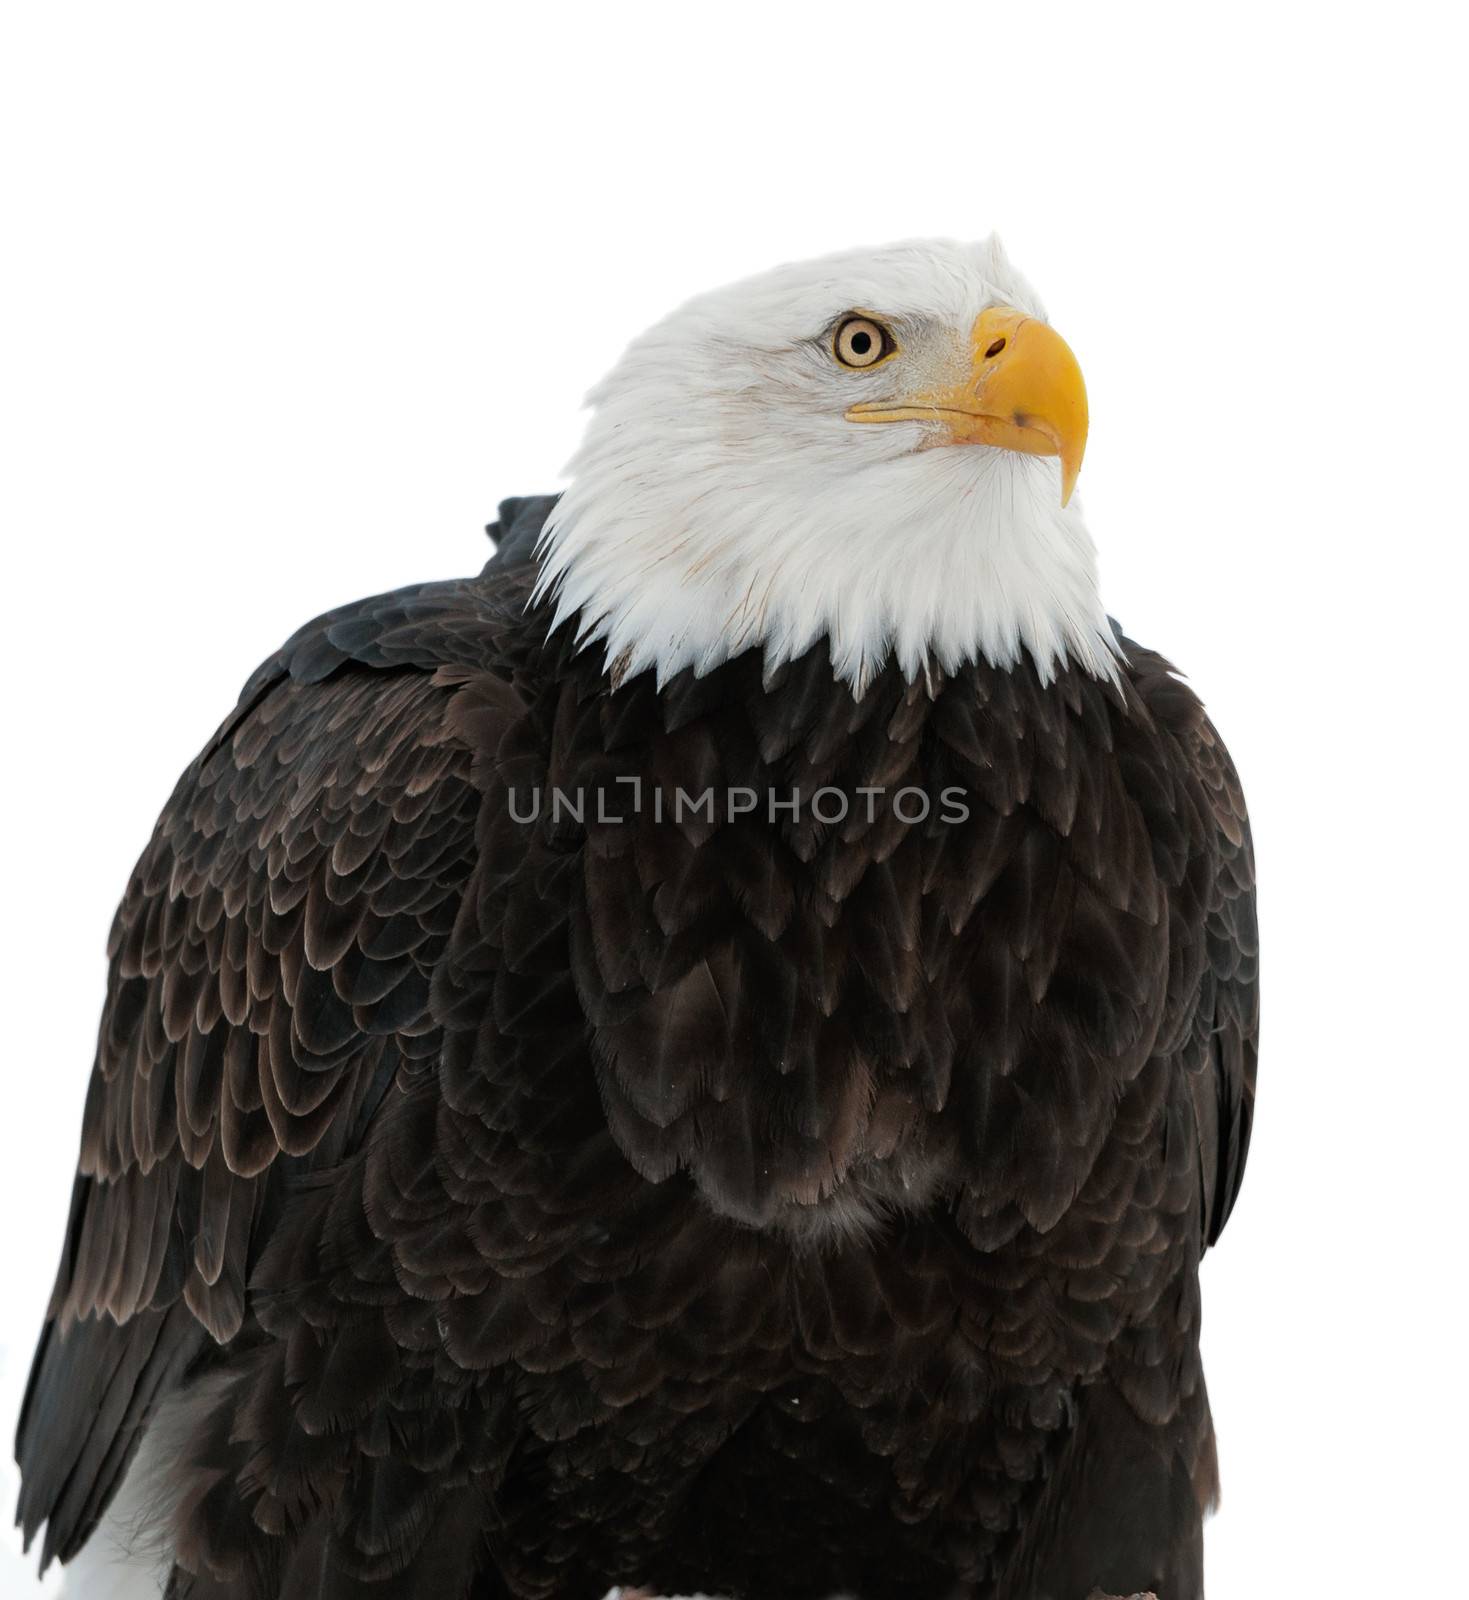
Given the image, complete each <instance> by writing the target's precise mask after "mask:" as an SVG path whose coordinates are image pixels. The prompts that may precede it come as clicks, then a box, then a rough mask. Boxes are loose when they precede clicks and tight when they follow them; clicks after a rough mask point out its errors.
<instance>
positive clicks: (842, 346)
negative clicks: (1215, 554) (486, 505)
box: [538, 237, 1115, 693]
mask: <svg viewBox="0 0 1469 1600" xmlns="http://www.w3.org/2000/svg"><path fill="white" fill-rule="evenodd" d="M589 403H590V405H591V406H592V407H593V408H594V409H593V414H592V418H591V422H590V424H589V426H588V429H587V433H586V437H585V439H584V441H583V443H582V446H581V448H580V450H579V451H578V453H577V455H576V456H575V458H574V459H573V461H572V463H571V466H570V469H569V470H570V474H571V483H570V487H569V488H568V489H567V490H566V492H565V494H564V495H563V496H562V498H561V500H560V501H559V503H558V505H557V507H556V509H555V511H554V512H553V514H552V517H551V519H550V520H549V522H548V524H547V528H546V532H545V535H544V539H543V545H542V552H541V553H542V569H541V576H540V585H539V589H538V593H539V594H542V595H546V594H554V596H555V607H556V609H555V613H554V614H555V618H556V622H557V623H558V624H560V623H562V622H566V621H568V620H570V619H573V618H574V619H575V620H574V623H573V624H572V625H573V626H575V627H576V629H577V630H578V637H579V638H580V640H581V641H582V643H584V644H588V645H590V644H597V645H600V646H601V647H602V648H603V649H604V650H605V657H606V661H607V663H608V667H609V670H611V671H612V672H613V673H614V674H615V676H616V678H617V679H618V681H620V680H621V679H622V678H624V677H626V676H629V675H631V674H633V673H637V672H641V671H643V670H646V669H652V670H653V671H655V672H656V673H657V675H658V681H659V682H660V683H661V682H663V681H665V680H666V679H668V678H669V677H671V676H672V675H673V674H674V673H677V672H680V671H683V670H684V669H692V671H694V672H695V673H704V672H707V671H709V670H710V669H711V668H713V667H715V666H717V665H718V664H719V663H720V662H722V661H724V660H726V659H727V658H728V657H730V656H733V655H736V654H739V653H740V652H742V651H744V650H747V649H751V648H756V647H758V648H761V649H763V650H764V652H765V656H766V661H767V665H768V666H769V667H772V668H773V667H774V666H777V665H778V664H779V663H780V662H782V661H785V660H788V659H791V658H793V657H796V656H799V655H802V654H804V653H805V652H806V651H807V650H809V649H810V648H811V647H812V646H813V645H816V644H817V643H818V642H820V641H825V642H826V644H827V647H828V648H829V651H830V655H831V662H832V668H833V671H834V672H835V674H836V675H837V676H838V677H839V678H841V679H843V680H845V681H846V682H847V683H849V684H850V685H851V686H852V688H853V689H854V690H855V691H857V692H859V693H860V692H861V690H862V688H863V687H864V685H865V684H866V683H867V682H868V681H869V680H870V678H871V677H872V675H873V674H874V673H875V672H877V671H878V670H880V669H881V668H882V667H883V666H884V665H886V664H887V663H888V662H890V661H895V662H896V663H897V665H898V666H899V667H900V668H901V670H902V671H903V672H904V673H905V674H906V675H907V676H909V677H912V678H916V677H918V676H919V675H921V674H923V673H925V672H926V671H931V669H932V667H933V665H935V664H936V665H938V666H939V667H941V668H943V669H944V670H945V671H950V672H952V671H953V670H954V669H955V668H956V667H958V666H959V665H960V664H962V663H963V662H964V661H966V660H974V659H984V660H986V661H988V662H990V663H992V664H994V665H997V666H1001V667H1010V666H1014V665H1016V664H1017V663H1019V662H1021V661H1022V659H1024V658H1025V657H1026V656H1027V655H1028V657H1029V659H1030V662H1031V664H1032V665H1033V667H1034V669H1035V670H1036V671H1037V672H1038V673H1039V674H1040V676H1041V678H1042V679H1043V680H1048V679H1049V678H1050V677H1051V676H1052V675H1053V674H1054V673H1055V672H1056V670H1058V668H1059V667H1060V666H1061V665H1063V664H1066V663H1070V664H1072V665H1074V666H1077V667H1079V668H1081V669H1082V670H1084V671H1087V672H1089V673H1092V674H1094V675H1099V676H1104V675H1110V674H1112V673H1113V672H1114V670H1115V666H1114V659H1115V658H1114V651H1113V640H1112V633H1111V630H1110V628H1109V626H1108V623H1107V619H1106V614H1105V611H1104V609H1103V607H1102V604H1101V601H1100V598H1099V595H1098V590H1097V578H1096V558H1095V552H1094V549H1093V546H1092V542H1091V539H1090V537H1089V535H1088V533H1087V531H1086V526H1085V524H1084V522H1083V520H1082V516H1081V511H1080V507H1079V505H1078V503H1077V501H1076V500H1075V498H1074V497H1073V494H1072V490H1073V487H1074V485H1075V482H1076V476H1077V473H1078V471H1079V470H1080V467H1081V458H1082V452H1083V450H1084V449H1085V445H1086V433H1087V399H1086V388H1085V385H1084V384H1083V382H1082V376H1081V369H1080V367H1079V366H1078V365H1077V362H1076V358H1075V357H1074V356H1073V355H1072V353H1071V350H1070V348H1069V347H1068V346H1067V344H1066V343H1065V341H1064V340H1063V339H1062V338H1061V337H1060V335H1059V334H1057V333H1056V332H1054V331H1053V330H1052V328H1051V327H1050V326H1049V324H1048V322H1047V320H1046V316H1045V313H1044V311H1043V309H1042V307H1041V304H1040V301H1039V300H1038V298H1037V297H1036V294H1035V291H1034V290H1033V289H1032V288H1031V287H1030V285H1029V284H1028V283H1027V282H1026V280H1025V279H1024V278H1023V277H1022V276H1021V275H1020V274H1019V273H1018V272H1017V271H1016V270H1015V269H1014V267H1012V266H1011V264H1010V262H1009V260H1008V259H1007V258H1006V256H1005V254H1004V252H1003V250H1002V249H1001V247H1000V244H999V241H998V240H997V239H995V238H993V237H991V238H990V239H988V240H986V241H984V242H983V243H979V244H961V243H955V242H952V241H947V240H937V241H915V242H910V243H906V244H895V245H889V246H886V247H884V248H881V249H874V250H858V251H850V252H847V253H844V254H840V255H834V256H828V257H824V258H822V259H820V260H816V261H809V262H802V263H798V264H794V265H787V266H783V267H777V268H776V269H774V270H773V271H771V272H767V273H764V274H762V275H760V276H758V277H755V278H751V279H748V280H746V281H743V282H740V283H736V284H733V285H731V286H729V287H727V288H723V289H718V290H715V291H714V292H712V293H709V294H705V295H702V296H700V297H698V298H697V299H695V300H692V301H690V302H689V303H688V304H687V305H684V306H683V307H681V308H680V309H679V310H677V311H675V312H673V313H672V315H670V316H669V317H667V318H665V319H664V320H663V321H662V322H660V323H658V324H657V325H656V326H655V327H654V328H652V329H650V330H649V331H648V332H647V333H645V334H644V335H643V336H642V337H641V338H639V339H638V340H636V341H635V342H634V343H633V344H632V345H631V347H630V348H629V349H628V350H627V352H626V353H625V354H624V355H623V357H622V359H621V360H620V361H619V362H618V364H617V366H616V367H615V368H614V369H613V370H612V372H611V373H610V374H609V375H608V376H607V377H606V378H605V379H604V380H603V381H602V383H601V384H599V385H598V386H597V388H596V389H595V390H593V392H592V394H591V396H590V398H589Z"/></svg>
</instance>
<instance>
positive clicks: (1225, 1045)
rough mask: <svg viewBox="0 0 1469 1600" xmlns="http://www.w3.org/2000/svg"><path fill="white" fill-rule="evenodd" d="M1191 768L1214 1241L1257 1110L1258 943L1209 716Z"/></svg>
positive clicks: (1240, 813)
mask: <svg viewBox="0 0 1469 1600" xmlns="http://www.w3.org/2000/svg"><path fill="white" fill-rule="evenodd" d="M1192 745H1193V763H1194V772H1195V775H1196V777H1197V779H1198V782H1199V784H1200V787H1201V789H1202V792H1203V794H1204V796H1205V798H1206V810H1205V818H1204V821H1205V827H1206V834H1207V836H1208V838H1209V839H1210V842H1211V844H1212V848H1213V851H1214V853H1215V863H1216V864H1215V871H1214V874H1213V887H1212V893H1211V895H1210V898H1209V903H1208V906H1207V908H1206V911H1205V916H1204V940H1205V946H1206V950H1205V968H1204V981H1203V987H1202V990H1201V994H1200V1004H1199V1009H1198V1014H1197V1018H1196V1047H1197V1054H1198V1056H1199V1057H1201V1058H1202V1060H1203V1062H1204V1063H1205V1066H1206V1070H1204V1071H1202V1072H1199V1073H1196V1074H1195V1076H1194V1080H1193V1082H1194V1085H1195V1088H1194V1099H1195V1105H1196V1110H1197V1113H1198V1124H1199V1137H1200V1154H1201V1159H1202V1173H1203V1207H1204V1238H1205V1242H1206V1243H1208V1244H1215V1243H1217V1241H1218V1239H1219V1235H1220V1234H1221V1233H1222V1232H1223V1230H1224V1224H1225V1223H1226V1222H1228V1220H1229V1214H1230V1212H1231V1211H1232V1210H1233V1209H1234V1203H1235V1200H1236V1199H1237V1198H1238V1197H1239V1190H1240V1183H1241V1182H1242V1180H1243V1178H1244V1172H1245V1157H1246V1155H1247V1154H1248V1152H1249V1147H1250V1128H1251V1125H1252V1124H1253V1122H1254V1116H1255V1064H1256V1057H1257V1053H1258V1047H1259V1034H1260V986H1259V965H1260V962H1259V956H1260V946H1259V937H1258V932H1257V925H1256V918H1255V852H1254V846H1253V843H1252V840H1251V837H1250V820H1249V816H1248V813H1247V812H1246V810H1245V800H1244V793H1243V791H1242V790H1241V788H1240V782H1239V775H1238V774H1237V773H1236V772H1235V770H1234V763H1233V762H1232V761H1231V760H1230V758H1229V752H1228V751H1227V750H1226V749H1225V748H1224V743H1223V741H1222V740H1221V739H1220V737H1219V735H1218V734H1217V733H1216V732H1215V731H1214V727H1213V724H1212V723H1210V721H1209V720H1208V718H1207V717H1204V718H1202V719H1201V721H1200V725H1199V726H1198V728H1197V730H1196V732H1195V736H1194V739H1193V741H1192Z"/></svg>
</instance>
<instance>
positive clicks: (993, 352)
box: [984, 339, 1005, 361]
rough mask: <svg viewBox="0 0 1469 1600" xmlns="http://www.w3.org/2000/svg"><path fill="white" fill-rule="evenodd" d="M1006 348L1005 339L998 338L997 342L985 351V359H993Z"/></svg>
mask: <svg viewBox="0 0 1469 1600" xmlns="http://www.w3.org/2000/svg"><path fill="white" fill-rule="evenodd" d="M1004 348H1005V341H1004V340H1003V339H996V340H995V342H994V343H993V344H992V345H991V346H990V347H989V349H988V350H986V351H985V353H984V358H985V360H986V361H993V360H994V358H995V357H996V356H997V355H999V353H1000V351H1002V350H1003V349H1004Z"/></svg>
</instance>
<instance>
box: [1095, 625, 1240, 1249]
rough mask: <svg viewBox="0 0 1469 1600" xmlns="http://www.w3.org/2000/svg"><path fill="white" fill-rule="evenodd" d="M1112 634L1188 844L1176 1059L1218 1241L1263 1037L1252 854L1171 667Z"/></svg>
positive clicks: (1235, 789) (1215, 757) (1226, 778)
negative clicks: (1165, 762)
mask: <svg viewBox="0 0 1469 1600" xmlns="http://www.w3.org/2000/svg"><path fill="white" fill-rule="evenodd" d="M1113 626H1114V629H1117V633H1118V641H1119V644H1120V645H1121V647H1122V650H1123V652H1124V654H1125V656H1126V659H1127V660H1128V662H1129V664H1130V666H1131V669H1132V672H1133V675H1134V677H1133V682H1134V686H1135V687H1136V689H1137V691H1138V694H1139V695H1140V697H1141V699H1142V702H1143V704H1144V705H1145V706H1146V708H1147V711H1148V714H1149V715H1150V716H1151V717H1152V719H1153V722H1154V725H1155V727H1156V729H1157V731H1158V734H1159V736H1160V737H1161V738H1163V739H1165V740H1168V741H1170V742H1171V745H1172V748H1173V752H1174V755H1173V763H1172V764H1173V766H1174V770H1175V772H1176V774H1177V778H1176V782H1175V785H1174V789H1173V801H1172V804H1173V806H1174V808H1175V812H1176V819H1175V820H1176V821H1177V822H1178V823H1179V824H1180V827H1179V830H1178V831H1179V834H1180V835H1181V837H1182V838H1183V839H1185V840H1186V841H1187V844H1186V845H1185V847H1184V849H1183V851H1182V855H1181V858H1180V870H1179V872H1178V874H1177V881H1176V883H1175V887H1174V902H1173V915H1174V916H1175V917H1176V918H1177V919H1178V922H1179V928H1180V934H1179V937H1180V939H1181V940H1182V941H1183V944H1184V946H1185V947H1186V955H1185V957H1184V958H1183V959H1181V960H1180V963H1179V966H1180V971H1181V972H1184V973H1187V974H1188V977H1187V980H1186V981H1187V983H1188V984H1189V986H1190V993H1191V994H1192V996H1193V999H1192V1003H1191V1005H1190V1007H1189V1012H1188V1031H1187V1036H1186V1037H1185V1038H1184V1039H1183V1040H1182V1044H1181V1050H1180V1057H1181V1060H1182V1062H1183V1065H1184V1066H1185V1068H1186V1069H1187V1072H1188V1079H1189V1086H1190V1089H1191V1091H1192V1099H1193V1110H1194V1124H1195V1129H1196V1134H1197V1140H1198V1155H1199V1179H1200V1184H1199V1188H1200V1206H1201V1209H1202V1223H1203V1242H1204V1244H1205V1245H1206V1246H1207V1245H1212V1244H1215V1243H1217V1242H1218V1239H1219V1235H1220V1234H1221V1233H1222V1232H1223V1230H1224V1224H1225V1223H1226V1222H1227V1221H1228V1220H1229V1214H1230V1212H1231V1211H1232V1210H1233V1209H1234V1203H1235V1200H1236V1199H1237V1198H1238V1196H1239V1190H1240V1184H1241V1182H1242V1181H1243V1178H1244V1171H1245V1157H1246V1155H1247V1154H1248V1151H1249V1146H1250V1128H1251V1125H1252V1123H1253V1121H1254V1114H1255V1063H1256V1057H1257V1053H1258V1046H1259V1033H1260V989H1259V958H1260V949H1259V938H1258V933H1257V925H1256V917H1255V852H1254V844H1253V841H1252V839H1251V835H1250V820H1249V814H1248V812H1247V811H1246V809H1245V798H1244V791H1243V789H1242V788H1241V786H1240V781H1239V774H1238V773H1237V772H1236V771H1235V767H1234V762H1233V761H1232V760H1231V759H1230V755H1229V751H1228V750H1227V749H1225V747H1224V741H1223V740H1222V739H1221V738H1220V737H1219V734H1218V733H1217V732H1216V730H1215V728H1214V725H1213V723H1211V722H1210V721H1209V718H1208V717H1207V716H1206V715H1205V712H1204V708H1203V706H1202V705H1201V704H1200V702H1199V700H1198V699H1197V698H1196V697H1195V695H1194V694H1193V692H1192V690H1190V689H1189V688H1188V686H1187V685H1186V684H1185V683H1184V682H1183V681H1182V680H1181V679H1180V678H1179V676H1178V674H1177V673H1176V672H1175V671H1174V669H1173V666H1172V664H1171V663H1170V662H1169V661H1167V660H1166V659H1165V658H1164V657H1163V656H1161V655H1158V654H1157V653H1156V652H1155V651H1152V650H1148V649H1146V648H1144V647H1143V646H1140V645H1138V644H1137V643H1135V642H1134V641H1133V640H1131V639H1129V638H1127V637H1126V636H1125V635H1124V634H1123V633H1122V632H1121V630H1120V628H1118V627H1117V624H1115V623H1114V624H1113Z"/></svg>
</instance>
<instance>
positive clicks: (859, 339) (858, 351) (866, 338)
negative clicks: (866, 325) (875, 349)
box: [852, 333, 872, 356]
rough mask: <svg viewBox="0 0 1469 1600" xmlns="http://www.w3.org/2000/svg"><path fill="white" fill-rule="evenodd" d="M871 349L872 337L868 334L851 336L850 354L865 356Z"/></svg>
mask: <svg viewBox="0 0 1469 1600" xmlns="http://www.w3.org/2000/svg"><path fill="white" fill-rule="evenodd" d="M871 348H872V335H871V334H870V333H854V334H853V335H852V354H853V355H854V356H865V355H866V354H867V352H868V351H869V350H870V349H871Z"/></svg>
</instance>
